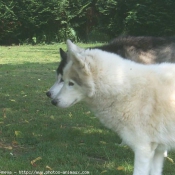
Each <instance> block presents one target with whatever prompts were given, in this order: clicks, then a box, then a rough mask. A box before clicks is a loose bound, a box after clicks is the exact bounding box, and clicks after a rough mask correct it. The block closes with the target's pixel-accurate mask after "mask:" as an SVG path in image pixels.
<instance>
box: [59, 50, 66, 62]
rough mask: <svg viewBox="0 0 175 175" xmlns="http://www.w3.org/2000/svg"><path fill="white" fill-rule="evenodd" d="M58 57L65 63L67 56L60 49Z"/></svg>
mask: <svg viewBox="0 0 175 175" xmlns="http://www.w3.org/2000/svg"><path fill="white" fill-rule="evenodd" d="M60 56H61V60H66V61H67V54H66V52H65V51H64V50H63V49H62V48H60Z"/></svg>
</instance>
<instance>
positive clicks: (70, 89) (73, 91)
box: [52, 40, 94, 108]
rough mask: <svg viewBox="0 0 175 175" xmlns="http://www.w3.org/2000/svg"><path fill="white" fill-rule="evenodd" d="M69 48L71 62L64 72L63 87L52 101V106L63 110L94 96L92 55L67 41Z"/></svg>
mask: <svg viewBox="0 0 175 175" xmlns="http://www.w3.org/2000/svg"><path fill="white" fill-rule="evenodd" d="M67 48H68V53H67V56H68V59H69V62H68V63H67V65H66V67H65V68H64V70H63V81H64V83H63V87H62V88H61V90H60V92H59V93H58V94H57V96H56V97H55V98H54V99H53V100H52V104H54V105H56V106H59V107H63V108H66V107H70V106H72V105H74V104H75V103H77V102H79V101H82V100H84V99H85V98H91V97H92V96H93V94H94V81H93V79H92V73H91V60H92V58H91V56H92V55H90V54H89V53H88V50H84V49H82V48H79V47H78V46H76V45H75V44H73V43H72V42H71V41H70V40H68V41H67Z"/></svg>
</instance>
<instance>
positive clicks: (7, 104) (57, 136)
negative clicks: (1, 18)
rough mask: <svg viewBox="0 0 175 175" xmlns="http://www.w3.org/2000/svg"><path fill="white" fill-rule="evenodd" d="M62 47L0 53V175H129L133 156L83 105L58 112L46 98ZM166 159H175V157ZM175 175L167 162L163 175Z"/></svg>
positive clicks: (7, 49) (174, 167) (22, 48)
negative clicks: (78, 174) (79, 174)
mask: <svg viewBox="0 0 175 175" xmlns="http://www.w3.org/2000/svg"><path fill="white" fill-rule="evenodd" d="M83 46H84V47H87V45H83ZM60 47H62V48H63V49H66V46H65V45H59V44H58V45H49V46H20V47H18V46H12V47H0V174H5V173H7V172H9V173H10V172H11V173H12V174H24V173H26V174H27V173H28V174H30V173H33V174H43V173H45V174H47V173H50V174H68V172H66V171H71V172H70V173H72V174H76V173H78V172H79V173H82V174H83V173H84V174H91V175H98V174H106V175H114V174H115V175H132V171H133V158H134V155H133V152H132V151H131V150H130V149H129V148H128V147H125V146H123V147H120V146H118V143H120V141H121V140H120V139H119V138H118V137H117V135H116V134H114V133H113V132H111V131H109V130H107V129H105V128H104V127H103V126H102V125H101V124H100V122H99V121H98V120H97V119H96V118H95V117H94V115H93V114H92V113H91V112H90V111H89V110H88V108H86V106H85V105H83V104H77V105H75V106H74V107H71V108H69V109H59V108H56V107H54V106H53V105H51V103H50V99H48V98H47V97H46V95H45V93H46V91H47V89H48V88H49V87H50V86H51V85H52V84H53V83H54V81H55V69H56V67H57V65H58V63H59V61H60V57H59V53H58V49H59V48H60ZM169 157H170V158H172V159H175V153H174V152H170V153H169ZM2 171H4V172H2ZM174 174H175V165H174V164H173V163H172V162H171V161H170V160H169V159H167V158H166V160H165V167H164V175H174Z"/></svg>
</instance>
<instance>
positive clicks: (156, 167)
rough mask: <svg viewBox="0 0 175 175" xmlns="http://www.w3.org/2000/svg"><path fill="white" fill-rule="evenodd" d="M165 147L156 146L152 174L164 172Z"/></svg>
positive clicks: (159, 174) (157, 174) (158, 174)
mask: <svg viewBox="0 0 175 175" xmlns="http://www.w3.org/2000/svg"><path fill="white" fill-rule="evenodd" d="M165 149H166V148H165V147H163V146H162V145H161V146H158V147H157V148H156V150H155V153H154V156H153V159H152V163H151V171H150V175H161V174H162V168H163V162H164V153H165Z"/></svg>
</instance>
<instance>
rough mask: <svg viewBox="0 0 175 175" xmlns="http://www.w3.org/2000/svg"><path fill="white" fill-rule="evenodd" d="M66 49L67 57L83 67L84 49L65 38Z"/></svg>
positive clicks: (84, 62)
mask: <svg viewBox="0 0 175 175" xmlns="http://www.w3.org/2000/svg"><path fill="white" fill-rule="evenodd" d="M67 49H68V54H69V58H70V59H71V60H72V61H73V62H74V63H76V64H77V65H78V66H80V67H85V65H86V61H85V59H84V57H83V55H82V51H83V50H84V49H82V48H80V47H78V46H77V45H75V44H73V43H72V42H71V41H70V40H67Z"/></svg>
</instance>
